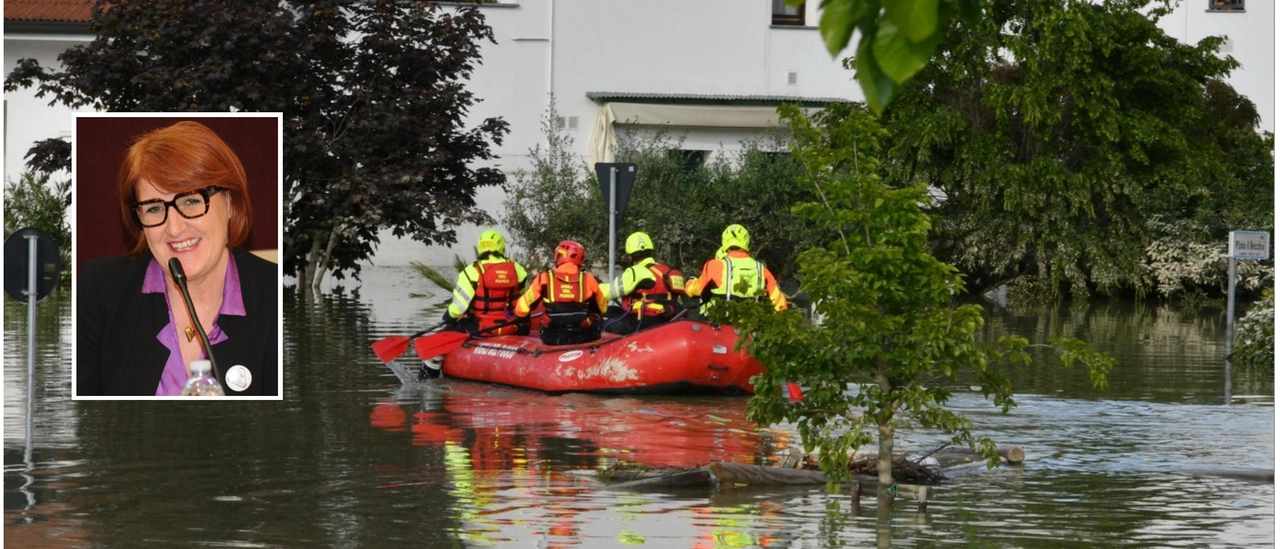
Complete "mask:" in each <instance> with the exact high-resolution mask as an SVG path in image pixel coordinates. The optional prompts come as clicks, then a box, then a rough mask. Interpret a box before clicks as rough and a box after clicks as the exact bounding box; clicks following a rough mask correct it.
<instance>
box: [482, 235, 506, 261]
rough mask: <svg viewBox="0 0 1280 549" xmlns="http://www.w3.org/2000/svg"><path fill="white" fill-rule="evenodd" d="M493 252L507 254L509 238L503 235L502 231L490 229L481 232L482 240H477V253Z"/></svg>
mask: <svg viewBox="0 0 1280 549" xmlns="http://www.w3.org/2000/svg"><path fill="white" fill-rule="evenodd" d="M489 252H493V253H496V254H498V255H506V254H507V239H505V238H503V237H502V233H500V232H498V231H495V230H493V229H489V230H487V231H485V232H483V233H481V234H480V240H477V241H476V255H484V254H486V253H489Z"/></svg>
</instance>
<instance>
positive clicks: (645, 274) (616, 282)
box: [602, 257, 684, 318]
mask: <svg viewBox="0 0 1280 549" xmlns="http://www.w3.org/2000/svg"><path fill="white" fill-rule="evenodd" d="M602 288H603V289H604V293H605V299H606V300H617V301H618V302H619V303H620V304H621V305H622V309H623V310H624V311H627V312H629V313H633V314H635V315H636V316H637V318H638V317H641V316H662V315H664V314H670V313H672V312H674V306H675V305H676V300H677V299H679V297H678V296H682V295H684V276H683V275H681V274H680V271H677V270H674V269H672V268H671V267H668V266H666V265H663V264H661V263H658V261H657V260H656V259H654V258H652V257H646V258H644V259H642V260H640V262H638V263H636V264H634V265H632V266H630V267H627V268H626V270H624V271H622V274H620V275H618V276H617V277H615V278H614V279H613V281H612V282H610V283H609V285H607V286H603V287H602Z"/></svg>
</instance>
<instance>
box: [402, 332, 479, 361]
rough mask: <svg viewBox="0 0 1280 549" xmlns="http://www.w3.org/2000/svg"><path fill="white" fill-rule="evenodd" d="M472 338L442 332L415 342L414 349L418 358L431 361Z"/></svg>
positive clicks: (465, 335) (462, 334) (466, 335)
mask: <svg viewBox="0 0 1280 549" xmlns="http://www.w3.org/2000/svg"><path fill="white" fill-rule="evenodd" d="M470 338H471V335H470V334H467V333H464V332H440V333H438V334H431V335H429V336H426V337H420V338H418V339H415V340H413V348H414V349H417V350H418V358H420V359H422V360H430V359H432V358H435V357H438V356H440V355H443V354H445V353H448V352H450V351H453V350H454V349H457V348H458V347H461V346H462V344H463V343H465V342H466V341H467V340H468V339H470Z"/></svg>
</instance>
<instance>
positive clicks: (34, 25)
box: [4, 19, 93, 35]
mask: <svg viewBox="0 0 1280 549" xmlns="http://www.w3.org/2000/svg"><path fill="white" fill-rule="evenodd" d="M4 33H5V34H6V35H7V34H17V33H27V34H88V35H92V34H93V32H92V31H91V29H90V26H89V22H88V21H11V20H8V19H6V20H5V22H4Z"/></svg>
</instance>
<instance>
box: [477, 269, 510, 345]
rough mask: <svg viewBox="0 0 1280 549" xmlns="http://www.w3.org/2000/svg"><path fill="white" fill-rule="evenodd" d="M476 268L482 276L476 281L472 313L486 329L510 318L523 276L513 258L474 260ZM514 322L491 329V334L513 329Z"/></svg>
mask: <svg viewBox="0 0 1280 549" xmlns="http://www.w3.org/2000/svg"><path fill="white" fill-rule="evenodd" d="M474 266H475V268H476V270H477V271H479V272H480V280H479V281H478V282H477V283H476V285H475V287H476V294H475V297H474V298H473V299H472V300H471V310H472V314H474V315H475V317H476V318H477V319H479V320H480V326H479V328H480V329H481V330H484V329H487V328H489V327H491V326H495V325H497V324H501V323H504V322H507V321H508V309H509V308H510V306H511V303H512V301H513V300H515V299H516V298H518V297H520V296H519V293H518V292H519V290H520V276H519V273H517V272H516V264H515V262H512V261H503V262H501V263H480V262H477V263H475V265H474ZM515 331H516V327H515V326H510V327H503V328H498V329H496V330H490V331H489V332H488V333H489V334H491V335H503V334H506V333H514V332H515Z"/></svg>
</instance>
